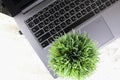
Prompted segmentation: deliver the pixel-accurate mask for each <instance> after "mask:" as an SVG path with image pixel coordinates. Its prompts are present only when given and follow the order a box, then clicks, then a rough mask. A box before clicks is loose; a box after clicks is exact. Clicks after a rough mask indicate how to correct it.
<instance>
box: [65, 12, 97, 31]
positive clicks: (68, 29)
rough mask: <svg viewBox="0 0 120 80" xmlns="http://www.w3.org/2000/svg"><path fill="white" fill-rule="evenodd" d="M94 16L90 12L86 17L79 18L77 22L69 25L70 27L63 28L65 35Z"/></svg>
mask: <svg viewBox="0 0 120 80" xmlns="http://www.w3.org/2000/svg"><path fill="white" fill-rule="evenodd" d="M94 15H95V14H94V12H90V13H89V14H87V15H86V16H84V17H82V18H80V19H79V20H77V21H76V22H74V23H73V24H71V25H70V26H68V27H67V28H65V29H64V31H65V33H67V32H69V31H70V30H72V29H73V28H75V27H76V26H78V25H80V24H81V23H83V22H85V21H86V20H88V19H89V18H91V17H93V16H94Z"/></svg>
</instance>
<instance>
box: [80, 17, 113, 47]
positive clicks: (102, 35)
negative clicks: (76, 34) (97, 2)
mask: <svg viewBox="0 0 120 80" xmlns="http://www.w3.org/2000/svg"><path fill="white" fill-rule="evenodd" d="M81 32H82V33H83V32H85V33H88V36H89V37H90V38H91V39H93V41H95V42H96V43H97V46H98V47H101V46H102V45H104V44H105V43H107V42H109V41H110V40H112V39H113V38H114V36H113V34H112V32H111V30H110V28H109V27H108V25H107V24H106V22H105V20H104V18H103V17H99V18H97V19H96V20H94V21H93V22H92V23H90V24H88V25H87V26H84V27H83V28H82V29H81Z"/></svg>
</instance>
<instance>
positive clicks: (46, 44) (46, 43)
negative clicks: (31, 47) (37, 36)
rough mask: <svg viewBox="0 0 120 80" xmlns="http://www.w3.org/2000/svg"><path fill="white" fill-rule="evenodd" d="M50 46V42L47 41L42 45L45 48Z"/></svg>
mask: <svg viewBox="0 0 120 80" xmlns="http://www.w3.org/2000/svg"><path fill="white" fill-rule="evenodd" d="M48 45H49V43H48V41H45V42H43V43H42V44H41V46H42V47H43V48H45V47H46V46H48Z"/></svg>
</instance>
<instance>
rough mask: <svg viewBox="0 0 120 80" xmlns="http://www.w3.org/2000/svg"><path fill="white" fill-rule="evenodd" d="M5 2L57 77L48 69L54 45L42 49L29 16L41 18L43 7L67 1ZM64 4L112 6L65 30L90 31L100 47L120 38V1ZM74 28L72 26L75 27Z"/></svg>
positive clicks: (105, 0)
mask: <svg viewBox="0 0 120 80" xmlns="http://www.w3.org/2000/svg"><path fill="white" fill-rule="evenodd" d="M3 1H4V3H5V5H6V6H7V7H8V9H9V10H10V12H11V14H12V15H13V17H14V19H15V21H16V22H17V24H18V25H19V27H20V28H21V31H22V32H23V34H24V35H25V36H26V38H27V39H28V41H29V42H30V44H31V45H32V47H33V48H34V50H35V51H36V53H37V55H38V56H39V57H40V59H41V60H42V61H43V63H44V65H45V66H46V68H47V69H48V70H49V71H50V74H51V75H52V76H53V77H56V76H55V75H54V73H53V72H52V70H50V68H49V66H48V61H49V58H48V56H49V52H48V49H49V48H50V46H51V44H52V43H50V44H49V45H47V46H46V45H42V46H41V44H40V42H39V41H41V40H40V39H39V41H38V39H36V38H35V35H34V34H33V33H32V31H31V30H30V28H29V27H28V24H27V20H28V19H29V18H30V17H36V16H38V15H36V13H39V14H40V15H41V14H42V12H40V11H41V10H43V9H44V8H45V10H46V7H47V6H49V5H50V4H52V3H54V2H56V1H57V2H56V3H54V4H59V2H61V1H64V0H3ZM65 1H71V2H73V1H78V2H79V3H78V2H76V3H75V5H77V4H78V5H79V4H82V1H83V2H84V1H86V3H84V5H85V4H87V5H90V3H87V1H88V2H90V1H100V2H102V1H103V2H104V4H106V5H108V6H109V7H107V8H105V6H103V7H102V6H101V11H100V10H98V11H100V12H99V13H98V14H96V15H95V16H93V15H92V14H91V13H90V14H91V16H92V17H91V18H89V19H88V20H87V18H88V17H84V18H82V19H81V20H78V22H77V23H76V24H75V25H76V27H74V28H72V29H71V27H69V28H66V29H65V30H66V31H67V30H69V29H70V31H71V30H75V31H80V32H81V33H83V32H87V33H88V35H89V36H90V38H91V39H93V40H94V41H95V42H96V43H97V46H98V47H99V48H101V47H103V46H104V45H106V44H107V43H109V42H111V41H113V40H115V39H117V38H118V37H120V1H119V0H65ZM107 2H108V3H107ZM92 4H94V3H92ZM95 4H96V5H97V3H95ZM61 5H63V4H61ZM98 5H99V3H98ZM100 5H101V4H100ZM51 6H54V5H51ZM63 6H65V5H63ZM71 7H74V5H72V4H71ZM81 7H84V6H82V5H81ZM90 7H91V8H92V7H93V8H94V6H91V5H90ZM13 8H14V9H13ZM96 8H99V7H95V9H96ZM104 8H105V9H104ZM85 9H86V10H89V9H90V8H89V9H87V7H86V8H85ZM95 9H94V10H95ZM102 9H104V10H102ZM76 10H77V9H76ZM92 11H93V10H92ZM95 12H96V13H97V10H96V11H94V13H95ZM61 13H62V12H61ZM81 13H82V14H86V13H85V11H83V12H81ZM71 14H72V12H71ZM73 14H74V15H77V12H76V13H73ZM51 15H52V14H51ZM51 15H50V16H51ZM79 16H80V15H78V16H77V17H79ZM89 17H90V16H89ZM61 20H62V19H61ZM73 20H75V19H74V18H73ZM66 21H67V20H66ZM80 21H81V24H78V23H79V22H80ZM82 21H85V22H82ZM28 22H29V20H28ZM36 22H37V21H36ZM46 23H47V22H46ZM68 23H69V20H68ZM36 24H37V23H36ZM56 24H57V23H56ZM69 24H70V23H69ZM75 25H72V26H75ZM62 29H63V28H62ZM33 31H34V30H33ZM48 31H49V30H48ZM67 32H69V31H67ZM46 36H48V35H46ZM46 36H45V38H47V37H46Z"/></svg>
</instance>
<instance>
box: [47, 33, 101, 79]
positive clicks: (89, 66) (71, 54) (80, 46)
mask: <svg viewBox="0 0 120 80" xmlns="http://www.w3.org/2000/svg"><path fill="white" fill-rule="evenodd" d="M49 52H50V55H49V57H50V61H49V65H50V67H51V69H52V70H53V71H54V72H55V73H56V74H57V75H58V76H62V77H67V78H75V79H78V80H83V79H85V78H86V77H88V76H89V75H90V74H91V73H92V72H93V71H94V70H95V69H96V63H97V62H98V61H99V58H98V51H97V48H96V45H95V43H94V42H93V41H92V40H91V39H90V38H89V37H88V36H87V35H84V34H80V33H78V32H70V33H68V34H65V35H64V36H62V37H59V38H58V39H56V40H55V42H53V45H52V46H51V48H50V50H49Z"/></svg>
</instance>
